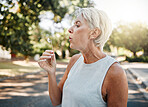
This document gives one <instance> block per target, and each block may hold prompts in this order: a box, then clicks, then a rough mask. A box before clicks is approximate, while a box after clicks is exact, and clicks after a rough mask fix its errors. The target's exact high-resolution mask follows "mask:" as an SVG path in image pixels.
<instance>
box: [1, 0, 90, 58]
mask: <svg viewBox="0 0 148 107" xmlns="http://www.w3.org/2000/svg"><path fill="white" fill-rule="evenodd" d="M88 4H91V2H90V0H77V1H74V0H73V1H71V0H3V1H2V2H0V29H1V32H0V45H2V46H3V47H5V49H11V54H12V55H13V54H16V53H22V54H23V55H25V56H26V58H27V56H28V55H31V54H32V51H33V48H34V47H33V45H32V43H31V42H30V41H31V39H30V38H31V35H32V33H30V31H32V30H34V29H35V28H36V26H38V23H39V17H38V16H39V15H40V13H41V12H43V11H47V10H50V11H51V12H52V13H53V14H54V17H53V19H52V20H53V21H54V22H55V23H59V22H61V20H62V18H64V16H65V14H66V13H68V14H72V12H73V10H74V6H80V7H86V6H87V5H88ZM68 9H69V10H68ZM38 36H40V37H38V38H40V39H39V40H41V37H42V36H41V35H38ZM38 42H39V41H38Z"/></svg>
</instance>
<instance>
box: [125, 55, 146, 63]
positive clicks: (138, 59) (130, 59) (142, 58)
mask: <svg viewBox="0 0 148 107" xmlns="http://www.w3.org/2000/svg"><path fill="white" fill-rule="evenodd" d="M126 61H128V62H148V56H140V57H137V56H133V57H127V56H126Z"/></svg>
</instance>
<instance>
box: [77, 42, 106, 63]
mask: <svg viewBox="0 0 148 107" xmlns="http://www.w3.org/2000/svg"><path fill="white" fill-rule="evenodd" d="M80 52H81V53H82V55H83V57H84V63H86V64H90V63H93V62H96V61H98V60H99V59H102V58H104V57H105V56H106V55H105V53H103V51H102V50H101V49H100V48H99V47H96V46H95V45H94V44H93V45H89V46H88V47H87V48H86V49H84V50H81V51H80Z"/></svg>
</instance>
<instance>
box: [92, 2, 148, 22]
mask: <svg viewBox="0 0 148 107" xmlns="http://www.w3.org/2000/svg"><path fill="white" fill-rule="evenodd" d="M94 2H95V3H96V6H95V7H96V8H98V9H101V10H104V11H105V12H106V13H107V14H108V16H109V17H110V19H111V20H112V23H113V24H116V23H118V22H119V21H124V22H137V21H140V22H143V23H147V24H148V0H94Z"/></svg>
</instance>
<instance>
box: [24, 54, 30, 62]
mask: <svg viewBox="0 0 148 107" xmlns="http://www.w3.org/2000/svg"><path fill="white" fill-rule="evenodd" d="M25 61H26V63H28V62H29V58H28V55H25Z"/></svg>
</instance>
